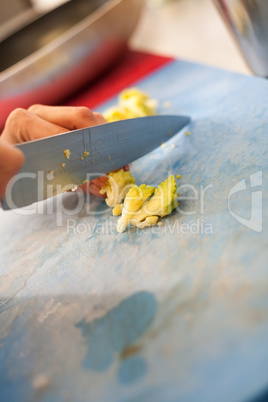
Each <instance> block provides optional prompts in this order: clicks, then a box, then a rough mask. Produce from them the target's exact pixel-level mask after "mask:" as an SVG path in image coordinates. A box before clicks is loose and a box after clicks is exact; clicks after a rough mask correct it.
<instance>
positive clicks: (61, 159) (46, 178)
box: [2, 116, 190, 210]
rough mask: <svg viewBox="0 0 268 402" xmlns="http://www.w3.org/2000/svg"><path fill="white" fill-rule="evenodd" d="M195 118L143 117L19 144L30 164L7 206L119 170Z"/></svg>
mask: <svg viewBox="0 0 268 402" xmlns="http://www.w3.org/2000/svg"><path fill="white" fill-rule="evenodd" d="M189 122H190V118H189V117H187V116H148V117H140V118H136V119H128V120H121V121H117V122H113V123H106V124H102V125H99V126H94V127H89V128H83V129H80V130H74V131H69V132H67V133H64V134H59V135H55V136H52V137H48V138H43V139H40V140H36V141H31V142H28V143H23V144H20V145H17V147H18V148H19V149H21V150H22V151H23V153H24V155H25V164H24V166H23V167H22V169H21V170H20V172H19V174H18V175H16V176H15V177H14V178H13V179H12V181H11V182H10V183H9V185H8V187H7V191H6V194H5V198H4V200H3V201H2V206H3V209H6V210H8V209H15V208H21V207H24V206H27V205H30V204H33V203H34V202H36V201H42V200H44V199H46V198H49V197H52V196H54V195H56V194H58V193H62V192H65V191H67V190H70V189H72V188H74V187H75V186H79V185H81V184H82V183H83V182H84V181H86V180H89V181H90V180H93V179H94V178H96V177H99V176H101V175H103V174H106V173H108V172H111V171H113V170H115V169H119V168H121V167H122V166H124V165H126V164H128V163H130V162H133V161H134V160H136V159H138V158H140V157H142V156H143V155H145V154H147V153H148V152H150V151H152V150H153V149H155V148H157V147H158V146H160V145H161V144H162V143H163V142H165V141H167V140H169V139H170V138H171V137H172V136H173V135H175V134H177V133H178V132H179V131H180V130H181V129H182V128H183V127H184V126H185V125H187V124H188V123H189ZM68 151H70V156H69V158H67V157H66V155H68Z"/></svg>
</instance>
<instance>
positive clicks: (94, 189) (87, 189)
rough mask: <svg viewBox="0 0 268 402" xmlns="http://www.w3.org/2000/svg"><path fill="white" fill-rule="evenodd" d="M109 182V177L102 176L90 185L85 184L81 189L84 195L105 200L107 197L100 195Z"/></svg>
mask: <svg viewBox="0 0 268 402" xmlns="http://www.w3.org/2000/svg"><path fill="white" fill-rule="evenodd" d="M107 180H108V177H107V176H101V177H98V178H97V179H94V180H92V181H91V182H89V183H86V184H83V185H82V186H80V188H81V190H82V191H83V192H84V193H88V194H89V193H90V194H92V195H96V196H97V197H100V198H105V195H103V194H100V189H101V188H102V186H103V185H104V184H105V183H107Z"/></svg>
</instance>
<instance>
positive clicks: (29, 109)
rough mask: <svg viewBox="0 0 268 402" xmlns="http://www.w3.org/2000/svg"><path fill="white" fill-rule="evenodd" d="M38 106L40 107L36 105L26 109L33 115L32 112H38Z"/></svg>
mask: <svg viewBox="0 0 268 402" xmlns="http://www.w3.org/2000/svg"><path fill="white" fill-rule="evenodd" d="M40 106H41V105H39V104H37V103H36V104H34V105H32V106H30V107H29V108H28V111H29V112H31V113H34V112H36V111H37V110H39V108H40Z"/></svg>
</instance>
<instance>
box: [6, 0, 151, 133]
mask: <svg viewBox="0 0 268 402" xmlns="http://www.w3.org/2000/svg"><path fill="white" fill-rule="evenodd" d="M142 6H143V0H73V1H70V2H68V3H65V4H63V5H62V6H60V7H58V8H56V9H55V10H53V11H51V12H49V13H47V14H45V15H43V16H41V17H40V18H38V19H36V20H35V21H33V22H31V23H30V24H28V25H27V26H25V27H24V28H22V29H20V30H19V31H17V32H15V33H13V34H12V35H10V36H9V37H8V38H6V39H4V40H2V41H1V42H0V54H1V59H0V127H1V126H3V125H4V122H5V120H6V118H7V116H8V114H9V113H10V112H11V111H12V110H13V109H15V108H16V107H24V108H25V107H28V106H30V105H31V104H33V103H43V104H55V103H58V102H60V101H61V100H62V99H64V98H65V97H66V96H68V95H70V94H71V93H73V92H74V91H75V90H77V89H79V88H81V87H82V86H83V85H84V84H85V83H87V82H89V81H90V80H92V79H94V78H96V76H97V75H99V74H100V73H101V72H103V71H104V70H105V68H107V67H108V66H109V65H110V64H111V63H112V62H113V61H115V59H116V58H118V56H119V55H120V54H121V53H122V52H123V51H124V49H125V47H126V44H127V41H128V39H129V37H130V35H131V34H132V32H133V30H134V28H135V26H136V24H137V22H138V20H139V17H140V14H141V10H142Z"/></svg>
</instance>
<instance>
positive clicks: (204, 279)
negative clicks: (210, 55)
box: [0, 61, 268, 402]
mask: <svg viewBox="0 0 268 402" xmlns="http://www.w3.org/2000/svg"><path fill="white" fill-rule="evenodd" d="M136 85H137V86H138V87H139V88H141V89H142V90H145V91H146V92H148V93H149V94H150V95H151V96H152V97H155V98H156V99H158V101H159V107H158V109H159V113H161V114H163V113H170V114H173V113H175V114H186V115H190V116H191V117H192V123H191V125H190V126H189V127H187V128H186V129H185V130H184V131H182V132H181V133H179V134H178V135H177V136H176V137H174V138H172V139H171V140H170V141H169V142H167V143H166V146H165V147H161V148H158V149H157V150H156V151H154V152H152V153H151V154H150V155H147V156H145V157H143V158H142V159H140V160H138V161H137V162H135V163H133V164H132V167H131V170H132V173H133V175H134V176H135V177H136V178H137V183H138V184H140V183H143V182H146V183H147V184H154V185H157V184H158V183H160V182H161V181H163V180H164V179H165V178H166V177H167V176H168V175H169V174H170V173H173V174H175V175H177V174H180V175H181V176H182V177H181V179H180V180H179V181H178V185H179V186H180V194H181V196H184V197H185V198H184V199H182V200H181V201H180V206H179V209H178V210H177V211H175V212H174V213H173V214H172V215H171V216H170V217H168V218H164V219H162V222H163V226H162V227H159V226H156V227H154V228H149V229H144V230H137V229H135V228H130V229H129V230H128V231H126V232H125V233H123V234H121V235H118V234H117V232H116V230H115V228H116V217H113V216H111V211H110V210H108V211H107V209H106V208H105V205H104V204H103V203H102V202H101V201H99V200H94V201H93V202H92V203H91V204H90V208H89V207H87V209H83V211H82V212H80V213H71V212H70V210H71V208H72V207H73V206H74V204H75V202H76V200H75V198H76V195H75V194H68V195H67V196H65V201H64V202H65V204H64V207H65V211H66V214H62V213H61V212H62V210H58V213H57V214H56V213H55V212H54V213H53V212H51V211H52V209H53V208H52V207H55V206H56V202H57V199H52V200H49V201H47V202H45V203H42V205H41V204H40V205H39V207H40V208H41V206H43V207H44V209H46V208H47V209H48V211H47V212H46V213H45V214H43V215H38V214H33V215H21V213H22V212H21V211H19V212H20V214H18V211H16V212H14V211H11V212H3V211H1V212H0V222H1V227H0V239H1V242H0V249H1V255H0V299H1V300H0V400H1V402H5V401H12V402H15V401H20V402H21V401H32V400H38V401H49V402H50V401H94V402H95V401H109V402H110V401H165V402H166V401H184V402H185V401H186V402H187V401H196V402H200V401H206V402H208V401H211V402H214V401H217V402H221V401H223V402H225V401H228V402H232V401H233V402H237V401H247V400H252V398H255V397H257V396H258V395H260V394H261V393H262V392H265V389H266V388H267V387H268V263H267V261H268V247H267V238H268V236H267V234H268V233H267V214H268V208H267V165H268V158H267V156H268V155H267V150H268V146H267V145H268V81H265V80H263V79H260V78H254V77H247V76H243V75H238V74H234V73H231V72H227V71H223V70H219V69H213V68H210V67H205V66H201V65H198V64H192V63H189V62H184V61H174V62H171V63H170V64H168V65H167V66H165V67H163V68H161V69H160V70H158V71H157V72H156V73H154V74H152V75H149V76H147V77H146V78H145V79H143V80H141V81H139V82H137V83H136ZM166 102H169V103H166ZM115 103H116V99H115V98H114V99H111V101H110V102H108V103H106V104H104V105H102V107H101V109H100V111H103V110H104V109H106V108H107V107H108V106H110V105H113V104H115ZM167 106H169V107H167ZM186 130H187V131H189V132H190V135H185V131H186ZM138 136H139V133H137V138H138ZM55 210H56V208H54V211H55ZM68 211H69V212H68ZM28 213H31V210H30V211H29V210H28ZM24 214H25V212H24ZM61 220H62V221H61ZM57 225H59V226H57Z"/></svg>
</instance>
